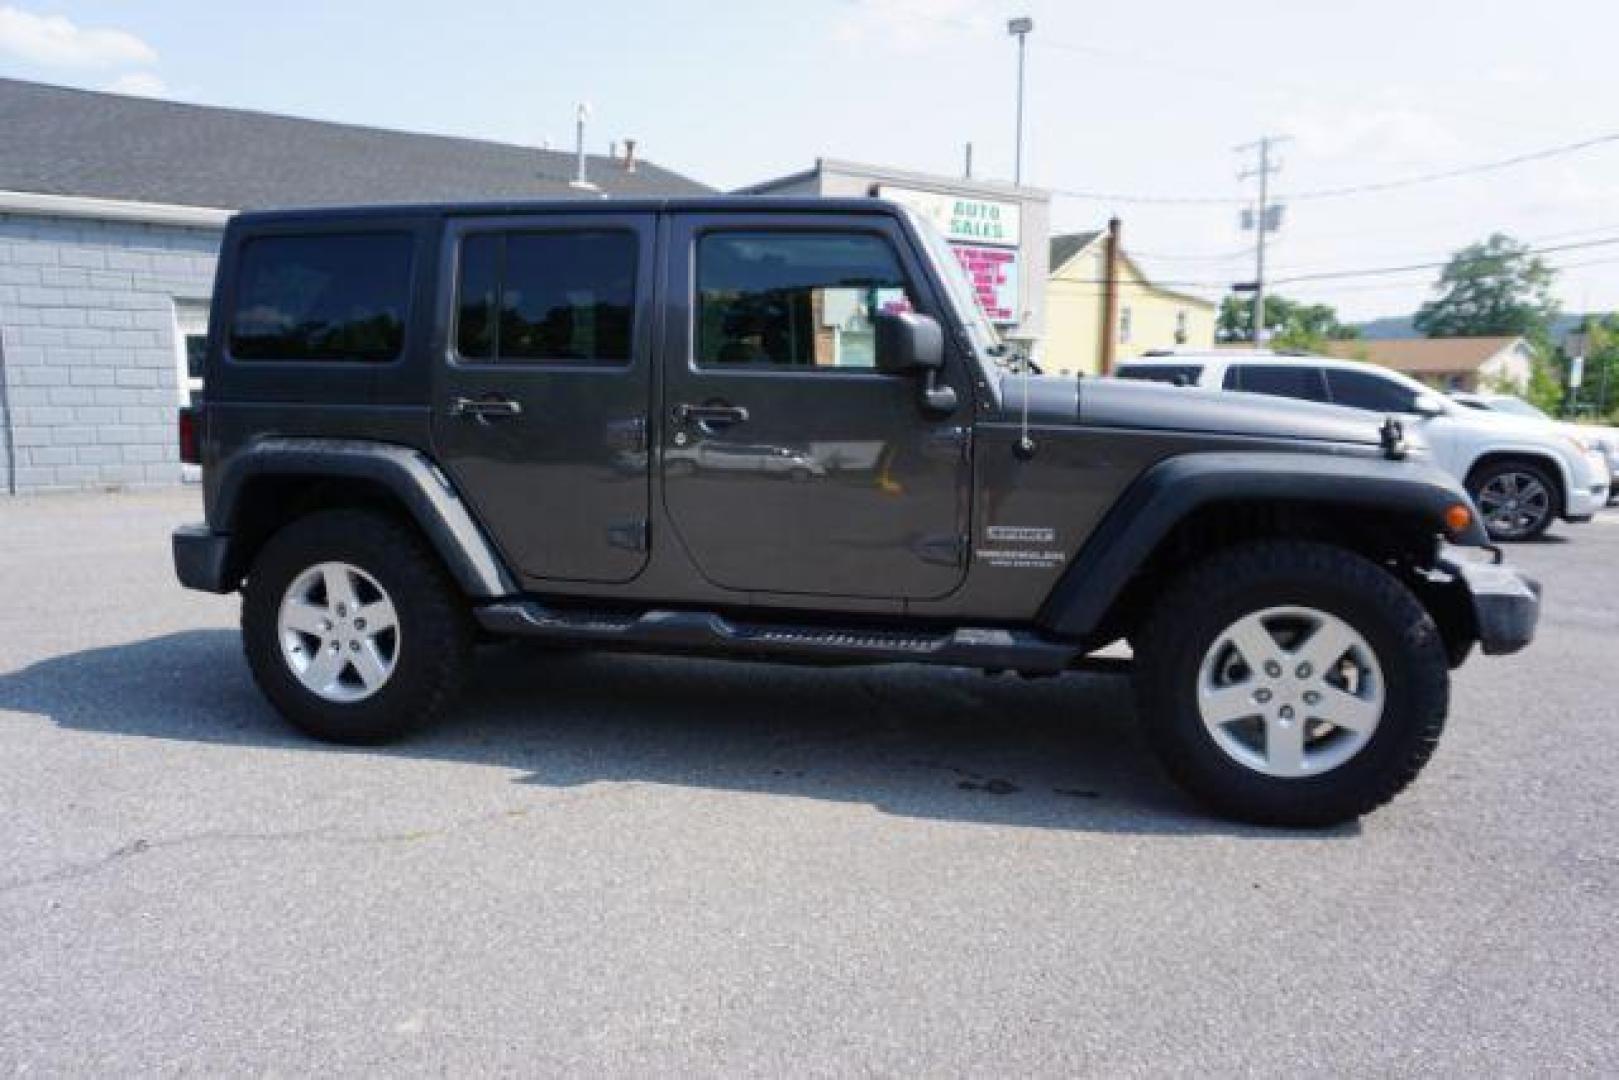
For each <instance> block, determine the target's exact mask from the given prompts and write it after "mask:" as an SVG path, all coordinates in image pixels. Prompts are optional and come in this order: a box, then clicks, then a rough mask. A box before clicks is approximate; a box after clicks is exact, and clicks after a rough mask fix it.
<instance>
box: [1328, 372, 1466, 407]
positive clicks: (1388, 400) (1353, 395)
mask: <svg viewBox="0 0 1619 1080" xmlns="http://www.w3.org/2000/svg"><path fill="white" fill-rule="evenodd" d="M1327 384H1328V385H1329V386H1331V387H1332V401H1333V404H1335V405H1347V406H1349V407H1350V408H1351V409H1370V410H1372V411H1374V412H1397V413H1408V412H1415V411H1416V400H1417V395H1416V392H1415V391H1413V390H1412V389H1411V388H1410V387H1407V386H1401V385H1400V384H1399V383H1397V382H1395V381H1394V380H1393V379H1385V378H1383V377H1382V376H1380V375H1374V374H1372V373H1370V372H1365V371H1340V370H1338V369H1336V368H1333V369H1329V370H1328V371H1327ZM1464 404H1472V403H1471V402H1465V403H1464ZM1474 407H1475V408H1483V407H1484V406H1482V405H1477V406H1474Z"/></svg>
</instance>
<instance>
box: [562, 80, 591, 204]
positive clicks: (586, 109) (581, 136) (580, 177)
mask: <svg viewBox="0 0 1619 1080" xmlns="http://www.w3.org/2000/svg"><path fill="white" fill-rule="evenodd" d="M589 119H590V103H589V102H588V101H581V102H580V103H579V107H578V108H577V109H576V110H575V111H574V152H575V154H576V155H577V157H578V165H577V166H576V168H575V170H574V177H573V180H572V182H570V183H569V184H568V186H569V187H575V188H582V189H584V190H585V191H595V190H596V185H595V184H592V183H591V182H590V176H589V174H588V173H587V172H586V167H585V121H586V120H589Z"/></svg>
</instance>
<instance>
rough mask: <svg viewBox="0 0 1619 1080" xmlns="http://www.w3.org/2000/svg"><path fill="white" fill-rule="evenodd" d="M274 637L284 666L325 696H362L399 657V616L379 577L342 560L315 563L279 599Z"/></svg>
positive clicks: (346, 700)
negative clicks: (284, 663)
mask: <svg viewBox="0 0 1619 1080" xmlns="http://www.w3.org/2000/svg"><path fill="white" fill-rule="evenodd" d="M276 636H277V638H278V639H279V640H280V642H281V655H282V657H283V658H284V659H285V660H286V662H287V667H288V669H289V670H291V672H292V673H293V675H294V676H295V677H296V678H297V680H298V681H299V682H301V683H302V684H303V685H304V688H305V689H306V690H308V691H310V692H311V693H313V694H315V695H316V696H318V697H321V698H324V699H325V700H327V701H334V702H338V703H341V704H351V703H353V702H356V701H364V700H365V699H366V698H368V697H370V696H371V695H372V694H375V693H376V692H377V691H378V690H380V689H382V687H383V686H384V685H386V684H387V682H388V679H389V677H391V676H392V675H393V672H394V665H395V664H397V663H398V662H399V617H398V615H397V614H396V613H395V612H394V605H393V600H392V599H390V598H389V596H388V594H387V592H386V591H384V590H383V588H382V586H381V585H379V584H377V579H376V578H374V577H372V576H371V575H370V574H368V573H366V572H365V571H364V570H361V569H360V568H359V567H357V566H350V565H349V564H348V563H344V562H325V563H317V564H316V565H314V566H311V567H310V568H309V569H307V570H305V571H304V572H303V573H301V574H299V575H298V576H297V578H295V579H294V580H293V582H292V584H291V585H289V586H288V587H287V591H286V593H285V594H284V595H283V596H282V598H281V611H280V614H279V615H278V616H277V618H276Z"/></svg>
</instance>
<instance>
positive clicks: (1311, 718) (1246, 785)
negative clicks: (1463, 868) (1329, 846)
mask: <svg viewBox="0 0 1619 1080" xmlns="http://www.w3.org/2000/svg"><path fill="white" fill-rule="evenodd" d="M1135 644H1136V691H1137V697H1138V701H1139V703H1140V709H1141V718H1142V722H1143V724H1144V725H1145V728H1146V732H1147V735H1148V737H1149V740H1150V741H1151V743H1152V745H1153V747H1154V749H1155V750H1156V751H1157V753H1158V755H1159V758H1160V759H1161V761H1162V762H1163V764H1164V767H1165V768H1166V769H1167V771H1168V772H1169V773H1170V774H1171V775H1172V776H1173V777H1174V778H1175V779H1176V780H1177V781H1179V782H1180V784H1181V785H1182V786H1183V787H1185V788H1186V789H1187V790H1188V791H1190V792H1191V793H1192V794H1193V795H1194V796H1196V797H1197V798H1199V799H1200V800H1201V801H1203V802H1204V803H1206V804H1207V805H1209V806H1210V807H1212V808H1213V809H1215V810H1216V811H1218V812H1219V813H1221V814H1224V815H1226V816H1229V817H1233V818H1236V819H1239V820H1243V821H1251V822H1255V823H1259V824H1267V825H1291V826H1321V825H1331V824H1335V823H1338V822H1342V821H1346V820H1349V819H1352V818H1355V817H1358V816H1360V815H1361V814H1365V813H1367V812H1368V811H1370V810H1373V809H1375V808H1376V807H1378V806H1380V805H1382V804H1383V803H1384V802H1387V801H1388V800H1389V799H1391V798H1393V797H1394V795H1395V794H1397V793H1398V792H1399V791H1400V790H1401V789H1402V788H1404V787H1405V786H1406V784H1408V783H1410V782H1411V780H1412V779H1414V778H1415V777H1416V775H1417V773H1418V772H1419V771H1420V770H1421V768H1422V766H1423V765H1424V764H1425V763H1426V762H1427V760H1428V758H1429V756H1430V755H1431V754H1432V753H1433V749H1434V746H1435V745H1436V743H1437V741H1438V738H1439V733H1440V731H1441V730H1442V729H1443V727H1444V717H1445V710H1446V704H1447V696H1448V692H1449V671H1448V664H1447V661H1446V653H1445V647H1444V642H1443V640H1442V638H1441V636H1440V634H1439V630H1438V627H1437V626H1435V624H1434V622H1433V619H1432V618H1431V617H1430V616H1429V615H1428V613H1427V611H1426V610H1425V609H1424V608H1423V607H1422V605H1421V603H1420V602H1419V601H1418V600H1417V599H1416V597H1415V596H1413V595H1412V593H1411V592H1410V590H1409V589H1407V588H1406V587H1405V586H1404V585H1403V584H1402V583H1401V582H1400V581H1398V580H1397V579H1396V578H1394V577H1393V576H1392V575H1390V574H1389V573H1387V572H1386V571H1385V570H1383V569H1382V568H1381V567H1379V566H1377V565H1375V564H1374V563H1371V562H1369V561H1367V560H1366V559H1363V558H1361V557H1360V556H1359V555H1356V554H1354V553H1352V552H1349V551H1346V550H1343V549H1340V548H1336V547H1332V546H1330V545H1324V544H1316V543H1306V542H1300V541H1271V542H1263V543H1256V544H1251V545H1245V546H1243V547H1240V548H1233V549H1231V550H1228V551H1225V552H1221V553H1219V554H1217V555H1215V556H1213V557H1211V558H1210V559H1208V560H1207V561H1205V562H1204V563H1202V564H1201V565H1199V566H1197V567H1194V568H1193V569H1192V570H1190V571H1188V572H1187V573H1186V574H1184V575H1183V576H1182V577H1181V578H1180V579H1179V580H1178V581H1177V582H1176V583H1175V584H1173V585H1172V586H1171V587H1170V588H1169V589H1168V591H1166V592H1165V594H1164V595H1163V596H1162V598H1161V599H1160V600H1159V601H1158V603H1157V605H1156V606H1155V608H1154V611H1153V614H1152V616H1151V618H1150V619H1149V621H1148V624H1147V626H1146V627H1145V629H1144V630H1143V632H1142V633H1141V634H1140V635H1139V636H1138V639H1137V641H1136V643H1135Z"/></svg>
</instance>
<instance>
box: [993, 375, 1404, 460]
mask: <svg viewBox="0 0 1619 1080" xmlns="http://www.w3.org/2000/svg"><path fill="white" fill-rule="evenodd" d="M1027 382H1028V387H1027V389H1028V402H1029V422H1030V423H1032V424H1048V425H1049V424H1058V425H1067V426H1071V425H1076V424H1083V425H1085V426H1086V427H1104V428H1107V427H1112V428H1134V429H1137V430H1158V431H1184V432H1199V433H1206V434H1211V435H1253V436H1257V437H1260V438H1284V439H1307V440H1311V441H1318V442H1337V443H1359V444H1366V445H1371V446H1376V445H1378V443H1379V437H1378V428H1379V426H1380V425H1381V423H1382V417H1381V416H1379V415H1378V414H1376V413H1368V412H1364V411H1362V410H1360V409H1346V408H1342V407H1340V406H1337V405H1322V404H1318V403H1316V402H1313V401H1295V400H1292V399H1289V398H1277V397H1268V396H1266V395H1264V394H1242V393H1236V392H1234V391H1228V390H1203V389H1199V388H1197V387H1189V386H1170V385H1168V384H1166V383H1156V382H1147V381H1144V380H1135V379H1100V378H1087V379H1073V378H1063V377H1058V376H1052V375H1035V376H1030V377H1029V378H1028V380H1027ZM1023 395H1024V379H1023V378H1022V377H1020V376H1017V375H1007V376H1005V377H1003V378H1002V380H1001V402H1002V408H1003V410H1004V413H1005V415H1006V417H1007V418H1008V419H1011V420H1016V419H1018V418H1019V417H1021V416H1022V414H1023Z"/></svg>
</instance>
